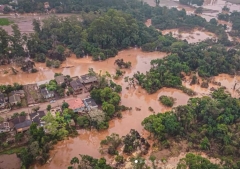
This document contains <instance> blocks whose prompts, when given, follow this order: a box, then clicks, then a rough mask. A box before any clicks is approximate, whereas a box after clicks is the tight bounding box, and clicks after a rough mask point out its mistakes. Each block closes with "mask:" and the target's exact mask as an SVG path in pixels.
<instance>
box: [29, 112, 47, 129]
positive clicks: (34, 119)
mask: <svg viewBox="0 0 240 169" xmlns="http://www.w3.org/2000/svg"><path fill="white" fill-rule="evenodd" d="M45 115H46V114H45V112H44V111H37V112H34V113H31V114H29V116H30V119H31V121H32V123H36V124H37V125H38V126H41V127H42V126H44V124H45V122H44V121H42V120H41V118H42V117H43V116H45Z"/></svg>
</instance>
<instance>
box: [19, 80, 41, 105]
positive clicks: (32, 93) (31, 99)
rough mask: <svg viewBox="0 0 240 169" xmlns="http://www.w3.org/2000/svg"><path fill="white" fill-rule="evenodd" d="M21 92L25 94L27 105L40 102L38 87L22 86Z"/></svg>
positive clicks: (31, 85)
mask: <svg viewBox="0 0 240 169" xmlns="http://www.w3.org/2000/svg"><path fill="white" fill-rule="evenodd" d="M23 90H24V92H25V93H26V98H27V104H28V105H31V104H36V103H38V102H39V101H40V100H41V97H42V96H41V94H40V92H39V88H38V85H37V84H36V83H35V84H28V85H24V86H23Z"/></svg>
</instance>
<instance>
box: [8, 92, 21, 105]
mask: <svg viewBox="0 0 240 169" xmlns="http://www.w3.org/2000/svg"><path fill="white" fill-rule="evenodd" d="M14 102H21V98H20V96H19V95H16V94H14V95H12V96H10V97H9V103H14Z"/></svg>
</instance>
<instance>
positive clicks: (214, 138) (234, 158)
mask: <svg viewBox="0 0 240 169" xmlns="http://www.w3.org/2000/svg"><path fill="white" fill-rule="evenodd" d="M212 97H213V98H210V97H206V96H205V97H202V98H191V99H190V100H189V101H188V104H187V105H184V106H178V107H176V108H174V109H173V110H172V111H170V112H166V113H159V114H155V115H150V116H149V117H147V118H145V119H144V120H143V122H142V125H143V126H144V128H145V129H146V130H148V131H150V132H152V133H153V134H154V136H155V138H156V139H158V140H159V142H160V143H163V142H166V141H167V142H168V143H169V141H170V139H171V138H173V139H174V140H175V141H180V140H187V141H188V143H189V144H188V147H189V149H194V150H202V151H206V152H207V153H208V154H209V155H211V156H214V157H218V158H221V159H222V160H225V166H226V167H227V168H236V169H237V168H239V167H240V166H239V164H240V163H239V160H240V159H239V151H238V147H239V146H240V141H239V127H238V125H239V119H240V101H239V99H236V98H232V97H231V96H229V95H228V94H226V93H224V89H223V88H220V89H218V90H216V91H214V92H213V95H212ZM169 144H170V143H169Z"/></svg>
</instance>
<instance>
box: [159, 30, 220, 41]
mask: <svg viewBox="0 0 240 169" xmlns="http://www.w3.org/2000/svg"><path fill="white" fill-rule="evenodd" d="M170 32H171V33H172V36H173V37H175V38H177V39H181V40H185V39H186V40H187V41H188V43H197V42H201V41H204V40H206V39H214V38H216V35H215V34H214V33H211V32H207V31H204V30H203V29H199V30H198V29H194V30H192V31H180V30H179V29H167V30H163V31H162V34H163V35H166V34H169V33H170Z"/></svg>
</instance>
